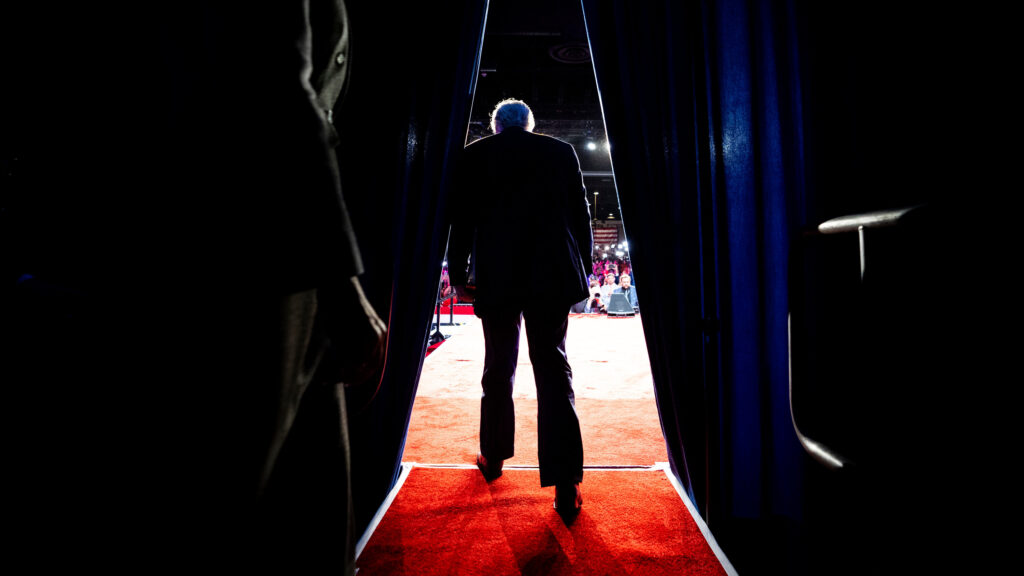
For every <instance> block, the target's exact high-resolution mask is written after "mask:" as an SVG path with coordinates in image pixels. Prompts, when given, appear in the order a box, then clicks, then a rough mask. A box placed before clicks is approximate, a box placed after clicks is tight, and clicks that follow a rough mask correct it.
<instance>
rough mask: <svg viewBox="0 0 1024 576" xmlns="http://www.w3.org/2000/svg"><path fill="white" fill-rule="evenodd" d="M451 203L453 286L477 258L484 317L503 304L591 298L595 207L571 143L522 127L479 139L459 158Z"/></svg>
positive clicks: (463, 278) (478, 309)
mask: <svg viewBox="0 0 1024 576" xmlns="http://www.w3.org/2000/svg"><path fill="white" fill-rule="evenodd" d="M452 200H453V204H452V207H453V209H452V232H451V237H450V242H449V245H448V261H449V269H450V270H451V275H452V283H453V284H456V285H458V284H465V283H466V280H467V273H468V272H467V261H468V259H469V258H470V254H471V253H472V254H473V266H474V274H475V281H476V288H477V293H476V302H475V310H476V312H477V314H478V315H481V314H482V313H486V312H487V311H488V310H490V309H494V308H495V307H501V306H503V305H504V306H507V305H511V306H513V307H517V306H520V305H522V306H527V305H530V304H538V303H550V304H555V305H557V306H564V307H565V308H566V309H568V308H569V307H570V306H571V305H573V304H575V303H576V302H579V301H580V300H582V299H584V298H586V297H587V293H588V292H587V272H588V271H589V270H590V269H591V266H592V263H591V255H592V252H593V234H592V231H591V228H590V206H589V204H588V202H587V194H586V190H585V189H584V187H583V176H582V173H581V172H580V165H579V159H578V158H577V157H576V151H575V150H573V147H572V146H571V145H570V144H568V143H566V142H563V141H561V140H558V139H556V138H552V137H550V136H544V135H540V134H533V133H531V132H527V131H526V130H524V129H522V128H506V129H504V130H503V131H502V132H501V133H500V134H495V135H493V136H488V137H486V138H482V139H480V140H477V141H476V142H473V143H472V144H470V145H469V146H467V147H466V148H465V151H464V154H463V157H462V158H461V159H460V165H459V175H458V177H457V178H456V192H455V195H454V197H453V199H452ZM474 237H475V249H474ZM524 276H525V278H524Z"/></svg>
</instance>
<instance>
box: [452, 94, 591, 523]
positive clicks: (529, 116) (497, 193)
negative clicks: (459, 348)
mask: <svg viewBox="0 0 1024 576" xmlns="http://www.w3.org/2000/svg"><path fill="white" fill-rule="evenodd" d="M533 126H534V118H533V113H532V112H531V111H530V108H529V107H528V106H527V105H526V104H525V103H523V102H521V101H518V100H504V101H502V102H500V103H499V104H498V105H497V106H496V107H495V109H494V112H493V113H492V117H491V128H492V130H493V131H494V135H492V136H488V137H486V138H483V139H481V140H478V141H476V142H474V143H472V144H470V145H469V146H467V147H466V149H465V153H464V156H463V157H462V159H461V160H462V162H461V165H460V172H459V178H458V180H457V188H456V194H455V198H454V199H453V200H454V202H453V206H454V209H453V219H452V232H451V242H450V245H449V262H451V263H459V265H457V266H454V267H453V268H452V271H451V274H452V284H453V285H454V286H455V289H456V291H457V292H458V294H459V298H460V299H462V300H466V301H469V300H473V302H474V311H475V313H476V315H477V316H479V317H480V319H481V322H482V324H483V331H484V339H485V343H486V356H485V358H484V374H483V378H482V380H481V383H482V385H483V398H482V400H481V405H480V454H479V455H478V456H477V465H478V466H479V467H480V469H481V471H483V473H484V476H485V477H486V478H487V479H488V481H490V480H493V479H494V478H497V477H498V476H500V475H501V467H502V463H503V461H504V460H506V459H508V458H511V457H512V456H513V454H514V435H515V414H514V408H513V403H512V387H513V383H514V381H515V371H516V362H517V359H518V357H519V327H520V323H521V321H522V320H523V319H525V321H526V336H527V338H528V340H529V344H530V361H531V362H532V364H533V371H534V375H535V378H536V381H537V411H538V418H537V422H538V444H539V445H538V453H539V458H540V481H541V486H555V507H556V508H557V509H558V510H559V511H560V512H563V513H573V512H575V511H577V510H578V509H579V507H580V505H581V504H582V502H583V498H582V495H581V492H580V488H579V483H580V482H581V481H582V479H583V442H582V439H581V436H580V424H579V418H578V417H577V415H576V407H575V398H574V395H573V390H572V368H571V367H570V366H569V362H568V360H567V358H566V354H565V335H566V329H567V327H568V314H569V309H570V307H571V306H572V305H573V304H574V303H576V302H579V301H580V300H582V299H584V298H586V297H587V295H588V291H587V271H589V270H590V269H591V268H592V262H591V254H592V251H593V235H592V232H591V229H590V207H589V204H588V203H587V197H586V190H585V189H584V187H583V178H582V174H581V172H580V165H579V159H578V158H577V157H576V152H575V150H573V147H572V146H571V145H570V144H568V143H566V142H562V141H561V140H557V139H555V138H551V137H549V136H543V135H539V134H533V132H532V131H533ZM520 259H525V260H526V261H528V262H531V263H533V264H532V268H533V269H532V270H531V274H532V275H534V276H537V277H540V278H544V279H545V282H543V283H530V284H526V285H523V284H521V283H518V282H514V281H513V279H511V278H509V277H508V275H507V273H506V268H505V266H504V265H503V263H504V262H510V261H518V260H520ZM467 261H469V267H468V268H471V269H472V271H470V270H469V269H467V265H466V264H467ZM467 284H468V286H467Z"/></svg>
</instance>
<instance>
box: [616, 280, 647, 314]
mask: <svg viewBox="0 0 1024 576" xmlns="http://www.w3.org/2000/svg"><path fill="white" fill-rule="evenodd" d="M630 282H631V279H630V277H629V274H623V275H622V276H620V277H619V286H618V287H617V288H616V289H615V290H614V291H612V294H625V295H626V300H628V301H629V305H630V306H632V307H633V309H634V310H636V309H637V308H639V307H640V306H639V304H637V300H636V288H634V287H633V286H631V285H630Z"/></svg>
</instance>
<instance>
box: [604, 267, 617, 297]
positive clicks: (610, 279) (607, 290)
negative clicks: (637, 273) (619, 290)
mask: <svg viewBox="0 0 1024 576" xmlns="http://www.w3.org/2000/svg"><path fill="white" fill-rule="evenodd" d="M615 288H616V286H615V275H614V274H612V273H610V272H609V273H608V274H605V276H604V286H601V302H604V303H606V304H607V303H608V301H609V300H611V296H612V291H613V290H615Z"/></svg>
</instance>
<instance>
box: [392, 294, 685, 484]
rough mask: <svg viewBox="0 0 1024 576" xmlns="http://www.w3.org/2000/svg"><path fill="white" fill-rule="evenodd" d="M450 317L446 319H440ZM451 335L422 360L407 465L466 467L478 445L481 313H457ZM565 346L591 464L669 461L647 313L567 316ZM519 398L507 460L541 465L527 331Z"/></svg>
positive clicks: (444, 328)
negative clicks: (646, 326) (513, 453)
mask: <svg viewBox="0 0 1024 576" xmlns="http://www.w3.org/2000/svg"><path fill="white" fill-rule="evenodd" d="M446 320H447V319H446V318H445V317H444V316H442V323H444V322H445V321H446ZM455 322H456V323H457V325H456V326H445V325H443V324H442V326H441V332H442V333H443V334H446V335H450V336H449V338H448V339H447V340H446V341H445V342H444V343H443V344H442V345H441V346H440V347H438V348H437V349H436V350H435V351H434V352H432V353H431V354H430V355H429V356H427V358H426V359H425V360H424V365H423V372H422V375H421V377H420V383H419V389H418V391H417V395H416V402H415V404H414V406H413V412H412V418H411V421H410V424H409V435H408V438H407V441H406V448H405V454H404V456H403V458H402V459H403V461H405V462H416V463H421V464H422V463H430V464H466V463H472V462H474V461H475V458H476V453H477V451H478V448H479V436H478V433H479V425H480V420H479V419H480V376H481V374H482V373H483V359H484V340H483V331H482V329H481V326H480V322H479V319H478V318H476V317H475V316H467V315H456V317H455ZM566 352H567V354H568V356H569V363H570V365H571V366H572V369H573V388H574V390H575V392H576V411H577V413H578V414H579V417H580V425H581V428H582V433H583V449H584V465H585V466H588V467H590V466H650V465H653V464H654V463H656V462H665V461H666V460H667V459H668V456H667V454H666V451H665V442H664V437H663V436H662V431H661V424H660V421H659V419H658V411H657V407H656V405H655V399H654V381H653V379H652V377H651V368H650V360H649V359H648V356H647V346H646V342H645V341H644V335H643V325H642V324H641V321H640V316H633V317H624V318H615V317H608V316H604V315H596V314H573V315H570V317H569V329H568V336H567V339H566ZM513 398H514V401H515V406H516V456H515V457H513V458H511V459H509V460H508V461H507V462H506V466H516V465H521V466H536V465H537V431H536V428H537V393H536V386H535V381H534V378H533V369H532V366H531V364H530V357H529V345H528V343H527V339H526V334H525V330H524V333H523V334H522V337H521V339H520V347H519V363H518V368H517V371H516V384H515V392H514V394H513Z"/></svg>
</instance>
